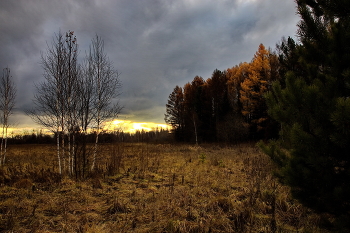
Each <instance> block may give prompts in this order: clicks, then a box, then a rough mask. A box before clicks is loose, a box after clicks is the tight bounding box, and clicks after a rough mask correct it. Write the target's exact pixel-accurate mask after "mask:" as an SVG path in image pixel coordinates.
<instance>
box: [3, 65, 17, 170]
mask: <svg viewBox="0 0 350 233" xmlns="http://www.w3.org/2000/svg"><path fill="white" fill-rule="evenodd" d="M15 98H16V87H15V84H14V82H13V80H12V76H11V71H10V69H9V68H5V69H3V73H2V77H1V79H0V113H1V116H0V122H1V124H2V134H1V150H0V166H1V165H4V164H5V160H6V155H7V138H8V132H7V131H8V127H9V124H10V123H9V117H10V115H11V114H12V113H13V108H14V106H15Z"/></svg>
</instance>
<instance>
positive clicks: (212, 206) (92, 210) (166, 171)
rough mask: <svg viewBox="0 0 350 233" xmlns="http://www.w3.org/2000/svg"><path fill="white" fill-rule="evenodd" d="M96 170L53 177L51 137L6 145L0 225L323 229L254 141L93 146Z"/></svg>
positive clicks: (17, 228) (21, 228)
mask: <svg viewBox="0 0 350 233" xmlns="http://www.w3.org/2000/svg"><path fill="white" fill-rule="evenodd" d="M100 151H101V152H103V153H101V154H100V156H101V158H103V159H100V163H99V164H100V165H99V171H100V172H99V173H96V174H94V175H92V176H91V177H89V178H88V179H86V180H82V181H77V180H74V179H70V178H68V177H63V178H62V177H60V176H59V175H58V174H57V173H56V172H57V171H56V170H57V164H56V157H55V146H54V145H11V146H10V148H9V155H8V163H7V165H6V166H5V167H3V168H0V232H97V233H98V232H325V231H324V230H321V229H320V228H319V227H318V225H319V224H322V221H323V220H322V217H320V216H319V215H316V214H315V213H313V212H312V211H310V210H308V209H307V208H305V207H303V206H302V205H300V204H299V203H298V202H297V201H295V200H293V199H292V198H291V197H290V193H289V190H288V188H287V187H284V186H281V185H280V184H278V183H277V181H276V180H275V179H274V178H273V177H272V175H271V171H272V170H273V165H272V164H271V163H270V161H269V159H268V157H266V156H265V155H264V154H263V153H261V152H260V150H259V149H258V148H257V147H256V146H255V145H254V144H240V145H236V146H222V145H201V146H194V145H170V144H160V145H156V144H142V143H138V144H137V143H133V144H131V143H130V144H128V143H120V144H106V145H102V146H101V150H100Z"/></svg>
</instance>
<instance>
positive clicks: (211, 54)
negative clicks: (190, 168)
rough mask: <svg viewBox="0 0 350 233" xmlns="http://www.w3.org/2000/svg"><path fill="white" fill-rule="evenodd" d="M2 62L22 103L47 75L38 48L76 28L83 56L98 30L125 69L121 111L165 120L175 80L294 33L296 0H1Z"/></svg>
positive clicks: (227, 63) (230, 62) (206, 72)
mask: <svg viewBox="0 0 350 233" xmlns="http://www.w3.org/2000/svg"><path fill="white" fill-rule="evenodd" d="M0 20H1V24H0V32H1V37H0V44H1V50H0V66H2V67H6V66H9V67H10V68H11V71H12V74H13V76H14V77H15V79H16V82H17V89H18V99H17V108H18V112H21V111H22V110H23V109H24V108H28V107H29V106H30V105H31V99H32V97H33V95H34V91H35V89H34V83H38V82H41V81H43V76H42V72H43V71H42V69H41V67H40V52H41V51H42V52H45V51H46V49H47V45H46V44H47V43H48V44H50V43H51V41H52V37H53V36H54V33H57V32H58V30H61V31H62V32H66V31H68V30H72V31H75V34H76V35H77V38H78V43H79V45H80V57H81V58H82V57H83V56H84V54H85V51H86V50H87V49H88V46H89V44H90V42H91V39H92V38H93V37H94V36H95V35H96V34H98V35H99V36H101V37H102V38H103V39H104V41H105V51H106V52H107V55H108V56H109V58H110V60H111V61H112V63H113V64H114V67H115V68H116V69H118V71H119V72H120V73H121V76H120V77H121V81H122V83H123V88H122V92H123V94H122V95H121V99H120V101H121V104H122V105H124V106H125V108H124V110H123V117H127V118H128V119H129V120H135V121H146V120H147V121H155V122H160V123H161V122H162V121H163V117H164V111H165V103H166V101H167V98H168V96H169V94H170V93H171V91H172V90H173V88H174V87H175V86H176V85H180V86H183V85H184V84H185V83H186V82H189V81H191V80H192V79H193V78H194V77H195V76H196V75H200V76H202V77H203V78H208V77H210V75H211V73H212V72H213V71H214V69H216V68H218V69H220V70H224V69H227V68H229V67H232V66H234V65H236V64H238V63H239V62H242V61H250V60H251V58H252V57H253V54H254V53H255V51H256V50H257V48H258V45H259V44H260V43H264V45H265V46H267V47H269V46H270V47H272V48H274V45H275V44H276V42H278V41H279V40H280V39H281V37H282V36H294V34H295V30H296V26H295V25H296V23H297V20H298V17H297V16H296V15H295V6H294V2H293V1H280V0H230V1H229V0H218V1H211V0H167V1H164V0H145V1H141V0H135V1H130V0H118V1H114V0H89V1H86V0H80V1H79V0H78V1H77V0H71V1H69V0H62V1H44V0H22V1H19V0H16V1H12V0H2V1H1V2H0Z"/></svg>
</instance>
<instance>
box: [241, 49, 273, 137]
mask: <svg viewBox="0 0 350 233" xmlns="http://www.w3.org/2000/svg"><path fill="white" fill-rule="evenodd" d="M276 59H277V58H276V56H275V55H274V54H272V53H271V52H269V51H268V50H267V49H266V48H265V46H264V45H263V44H260V45H259V48H258V51H257V52H256V53H255V55H254V58H253V60H252V62H251V63H250V64H249V66H248V75H247V77H246V78H245V79H244V80H243V81H242V82H241V90H240V99H239V100H240V102H241V105H242V114H243V115H244V116H245V118H246V121H247V123H248V124H249V125H250V127H251V133H253V134H254V133H255V132H258V131H261V130H262V129H264V128H265V125H266V123H267V122H268V116H267V111H266V109H267V107H266V104H265V99H264V97H263V95H264V94H265V93H266V92H267V91H268V90H269V89H270V86H271V83H272V81H274V80H276V79H277V78H278V74H277V61H276Z"/></svg>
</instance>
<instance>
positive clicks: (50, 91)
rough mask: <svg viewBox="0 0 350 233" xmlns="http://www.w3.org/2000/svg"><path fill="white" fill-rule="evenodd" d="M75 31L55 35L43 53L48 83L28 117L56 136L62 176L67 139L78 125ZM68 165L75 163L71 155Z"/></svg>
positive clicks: (64, 166) (65, 170)
mask: <svg viewBox="0 0 350 233" xmlns="http://www.w3.org/2000/svg"><path fill="white" fill-rule="evenodd" d="M73 36H74V32H71V31H69V32H67V33H66V35H65V36H64V35H63V34H62V33H61V32H59V33H58V34H56V36H55V37H54V39H53V42H52V45H51V46H49V45H48V50H47V53H45V54H44V53H42V55H41V64H42V67H43V69H44V78H45V81H44V82H42V83H40V84H39V85H36V90H37V93H36V94H35V95H34V100H33V102H34V104H35V107H34V109H32V110H29V111H28V112H27V113H28V115H29V116H30V117H31V118H32V119H33V120H34V121H35V122H36V123H38V124H40V125H43V126H44V127H46V128H48V129H50V130H51V131H52V132H54V133H55V134H56V137H57V160H58V169H59V173H60V174H62V172H67V170H69V167H70V166H66V158H65V141H64V136H65V134H66V132H67V131H68V130H69V129H70V126H71V125H72V124H74V123H75V121H74V120H73V119H72V116H73V115H72V114H71V112H72V111H73V110H72V109H73V108H74V107H73V106H75V101H74V100H75V96H76V95H75V94H74V93H75V92H74V88H75V87H76V85H75V80H76V78H77V76H78V73H79V68H78V63H77V49H78V45H77V41H76V37H73ZM68 161H70V162H69V163H68V165H69V164H70V163H71V162H72V161H71V157H70V156H69V158H68Z"/></svg>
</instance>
